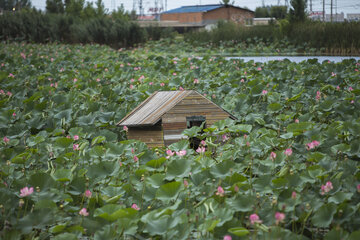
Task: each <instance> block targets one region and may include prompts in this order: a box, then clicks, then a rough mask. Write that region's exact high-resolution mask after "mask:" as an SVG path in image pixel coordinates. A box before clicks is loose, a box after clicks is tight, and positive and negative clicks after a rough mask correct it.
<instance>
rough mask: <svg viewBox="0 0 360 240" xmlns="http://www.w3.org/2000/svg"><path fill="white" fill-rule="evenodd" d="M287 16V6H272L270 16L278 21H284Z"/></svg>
mask: <svg viewBox="0 0 360 240" xmlns="http://www.w3.org/2000/svg"><path fill="white" fill-rule="evenodd" d="M286 15H287V7H286V6H271V8H270V16H271V17H274V18H276V19H284V18H286Z"/></svg>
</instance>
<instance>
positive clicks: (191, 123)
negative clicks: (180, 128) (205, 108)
mask: <svg viewBox="0 0 360 240" xmlns="http://www.w3.org/2000/svg"><path fill="white" fill-rule="evenodd" d="M205 119H206V118H205V116H191V117H186V126H187V128H192V127H201V133H203V129H204V128H206V122H205ZM189 141H190V147H191V148H192V149H194V150H196V149H197V148H198V147H199V145H200V142H201V140H200V139H199V138H196V137H192V138H190V139H189Z"/></svg>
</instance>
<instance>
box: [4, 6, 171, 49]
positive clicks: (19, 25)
mask: <svg viewBox="0 0 360 240" xmlns="http://www.w3.org/2000/svg"><path fill="white" fill-rule="evenodd" d="M0 29H1V30H0V40H2V41H4V40H5V41H13V40H15V41H27V42H36V43H45V42H54V41H60V42H64V43H99V44H107V45H110V46H112V47H115V48H119V47H129V46H133V45H135V44H138V43H141V42H144V41H146V40H147V39H148V38H152V39H159V38H160V37H163V36H166V37H168V36H170V34H169V31H168V30H167V31H164V30H161V29H158V28H153V29H151V31H149V30H145V29H144V28H140V27H139V26H138V25H137V24H136V23H134V22H131V21H130V20H129V19H127V18H121V17H111V16H110V15H103V16H97V17H92V18H80V17H78V16H71V15H65V14H51V13H47V14H44V13H42V12H39V11H36V10H27V11H21V12H16V13H5V14H4V15H2V16H0Z"/></svg>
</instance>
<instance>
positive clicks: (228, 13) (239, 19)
mask: <svg viewBox="0 0 360 240" xmlns="http://www.w3.org/2000/svg"><path fill="white" fill-rule="evenodd" d="M251 18H254V13H252V12H249V11H247V10H245V9H244V10H243V9H239V8H235V7H223V8H218V9H215V10H213V11H209V12H206V13H204V16H203V21H204V22H207V21H211V20H219V19H224V20H230V21H233V22H236V23H239V24H245V23H246V20H247V19H251Z"/></svg>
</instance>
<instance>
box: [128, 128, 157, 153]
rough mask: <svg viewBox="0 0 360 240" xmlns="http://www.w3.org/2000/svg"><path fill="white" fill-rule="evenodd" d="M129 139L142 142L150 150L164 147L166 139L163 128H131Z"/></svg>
mask: <svg viewBox="0 0 360 240" xmlns="http://www.w3.org/2000/svg"><path fill="white" fill-rule="evenodd" d="M127 137H128V139H135V140H140V141H142V142H144V143H146V144H147V146H148V147H149V148H152V147H164V137H163V131H162V128H161V126H149V127H129V130H128V133H127Z"/></svg>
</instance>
